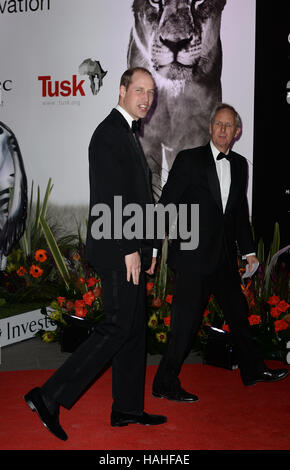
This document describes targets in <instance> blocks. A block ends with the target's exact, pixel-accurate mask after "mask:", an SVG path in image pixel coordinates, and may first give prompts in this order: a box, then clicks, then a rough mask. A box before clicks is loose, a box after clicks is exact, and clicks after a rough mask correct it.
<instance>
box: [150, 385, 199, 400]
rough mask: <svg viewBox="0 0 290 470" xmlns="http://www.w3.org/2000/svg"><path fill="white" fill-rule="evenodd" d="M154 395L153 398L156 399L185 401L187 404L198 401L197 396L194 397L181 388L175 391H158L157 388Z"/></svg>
mask: <svg viewBox="0 0 290 470" xmlns="http://www.w3.org/2000/svg"><path fill="white" fill-rule="evenodd" d="M152 395H153V397H156V398H166V399H167V400H172V401H183V402H187V403H193V402H194V401H197V400H198V397H197V396H196V395H193V394H192V393H188V392H187V391H186V390H183V388H181V387H180V388H178V389H177V390H174V391H171V390H167V391H165V390H157V388H155V389H153V391H152Z"/></svg>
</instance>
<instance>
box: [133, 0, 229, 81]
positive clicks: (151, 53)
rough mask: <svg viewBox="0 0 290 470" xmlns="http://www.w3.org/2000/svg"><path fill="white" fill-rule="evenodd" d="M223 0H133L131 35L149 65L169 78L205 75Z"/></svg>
mask: <svg viewBox="0 0 290 470" xmlns="http://www.w3.org/2000/svg"><path fill="white" fill-rule="evenodd" d="M225 3H226V0H134V3H133V11H134V16H135V28H134V31H133V37H134V40H135V42H136V45H137V47H138V49H139V50H140V51H141V53H142V54H143V56H144V57H145V58H146V61H147V62H148V64H149V67H150V69H153V70H154V71H155V73H156V74H157V75H160V76H161V77H163V78H166V79H169V80H178V81H180V80H183V79H186V78H187V77H188V75H189V74H190V75H192V74H197V73H199V74H200V75H205V74H206V73H207V71H209V70H210V67H212V62H213V60H211V56H212V57H214V50H215V49H216V48H217V47H218V44H219V30H220V17H221V12H222V9H223V7H224V5H225Z"/></svg>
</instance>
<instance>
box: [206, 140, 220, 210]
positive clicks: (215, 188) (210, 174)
mask: <svg viewBox="0 0 290 470" xmlns="http://www.w3.org/2000/svg"><path fill="white" fill-rule="evenodd" d="M206 158H207V160H208V161H207V180H208V184H209V188H210V190H211V192H212V195H213V197H214V200H215V201H216V203H217V205H218V206H219V208H220V209H221V210H223V206H222V197H221V189H220V183H219V179H218V175H217V171H216V166H215V162H214V159H213V155H212V151H211V148H210V145H209V144H208V145H207V151H206Z"/></svg>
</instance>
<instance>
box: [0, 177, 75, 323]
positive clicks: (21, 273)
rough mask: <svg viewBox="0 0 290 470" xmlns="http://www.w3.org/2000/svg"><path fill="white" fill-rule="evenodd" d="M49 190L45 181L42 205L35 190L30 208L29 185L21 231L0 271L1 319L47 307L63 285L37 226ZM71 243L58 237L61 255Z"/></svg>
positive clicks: (41, 216)
mask: <svg viewBox="0 0 290 470" xmlns="http://www.w3.org/2000/svg"><path fill="white" fill-rule="evenodd" d="M51 190H52V185H51V181H50V180H49V182H48V185H47V188H46V192H45V196H44V199H43V201H40V191H39V188H38V193H37V200H36V204H34V205H33V184H32V188H31V197H30V204H29V207H28V211H27V212H28V213H27V220H26V228H25V231H24V233H23V236H22V238H21V239H20V240H19V242H18V243H17V244H16V245H15V247H14V248H13V250H12V251H11V253H10V254H9V255H8V257H7V261H6V268H5V271H0V310H1V311H0V314H1V315H5V316H7V315H9V314H14V313H23V312H25V311H29V310H31V309H37V308H40V307H42V306H43V305H48V304H49V303H50V301H51V299H52V298H54V297H55V296H56V295H57V292H58V291H59V289H60V288H61V286H62V284H63V281H62V280H61V279H60V277H59V275H58V271H57V268H56V265H55V261H54V258H53V255H52V253H51V251H50V248H49V246H48V244H47V241H46V238H45V236H44V234H43V231H42V227H41V223H40V220H41V219H45V217H46V212H47V205H48V199H49V195H50V192H51ZM75 243H76V241H75V237H73V236H69V237H61V236H60V237H58V244H59V246H60V247H61V249H62V250H63V251H65V250H68V249H71V248H72V246H74V244H75ZM40 287H41V288H40ZM2 311H3V313H2Z"/></svg>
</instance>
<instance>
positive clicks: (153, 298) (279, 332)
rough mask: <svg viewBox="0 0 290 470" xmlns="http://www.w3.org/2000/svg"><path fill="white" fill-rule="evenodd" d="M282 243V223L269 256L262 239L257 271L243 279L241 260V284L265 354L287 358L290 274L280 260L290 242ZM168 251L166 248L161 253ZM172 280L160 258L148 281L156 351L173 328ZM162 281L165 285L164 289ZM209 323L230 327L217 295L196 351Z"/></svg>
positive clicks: (152, 347)
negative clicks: (283, 244) (171, 325)
mask: <svg viewBox="0 0 290 470" xmlns="http://www.w3.org/2000/svg"><path fill="white" fill-rule="evenodd" d="M279 245H280V235H279V226H278V224H276V225H275V229H274V236H273V241H272V245H271V249H270V252H269V254H268V256H267V257H265V254H264V244H263V241H262V240H260V241H259V244H258V259H259V260H260V266H259V268H258V271H257V273H256V274H255V275H254V276H253V278H250V279H249V280H248V281H247V282H246V283H243V280H242V274H243V272H244V271H245V268H244V266H243V263H242V261H240V273H241V287H242V290H243V293H244V295H245V297H246V299H247V302H248V305H249V324H250V326H251V329H252V333H253V337H254V338H255V339H256V340H257V342H258V343H259V344H260V347H261V349H262V350H263V352H264V354H265V357H266V358H272V359H273V358H277V359H280V360H285V357H286V354H287V348H288V349H290V299H289V275H288V271H287V268H286V265H285V263H284V262H283V261H282V262H278V261H279V256H281V255H283V254H284V253H285V252H286V251H289V248H290V246H288V247H285V248H283V249H282V250H280V246H279ZM166 255H167V253H166V251H164V253H163V254H162V257H163V256H166ZM165 277H166V281H164V278H165ZM173 283H174V278H173V274H172V273H171V272H170V270H169V269H168V268H165V267H164V263H163V261H162V260H161V264H160V265H159V266H158V269H157V274H156V278H155V281H154V283H153V282H149V283H147V294H148V296H147V298H148V327H149V351H153V353H158V352H162V350H163V348H164V345H165V343H166V341H167V338H168V334H169V332H170V309H171V302H172V293H173ZM160 284H161V285H163V288H162V289H160ZM164 286H165V287H164ZM208 326H213V327H216V328H219V329H223V330H224V331H227V332H229V331H230V329H229V326H228V325H227V323H226V322H225V319H224V317H223V312H222V310H221V308H220V307H219V304H218V303H217V302H216V300H215V298H214V296H211V297H210V298H209V301H208V305H207V307H206V309H205V311H204V313H203V318H202V323H201V326H200V330H199V332H198V335H197V338H195V341H193V345H192V348H193V349H195V350H196V351H200V350H201V349H202V348H203V343H204V342H205V341H206V338H207V329H206V327H208ZM154 341H155V344H154ZM287 345H288V346H287Z"/></svg>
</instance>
